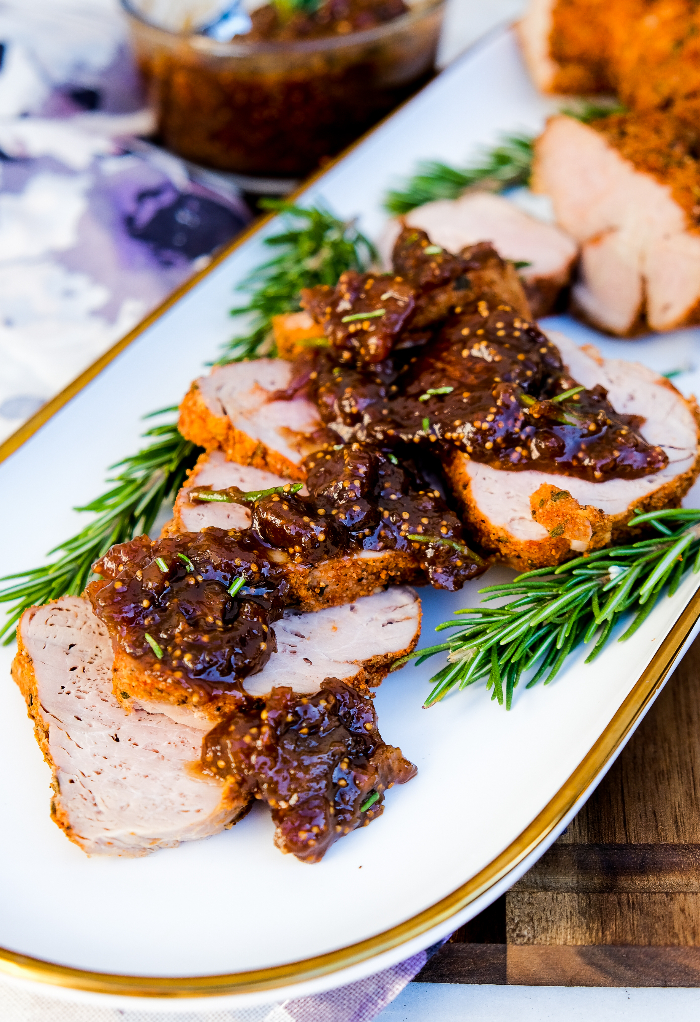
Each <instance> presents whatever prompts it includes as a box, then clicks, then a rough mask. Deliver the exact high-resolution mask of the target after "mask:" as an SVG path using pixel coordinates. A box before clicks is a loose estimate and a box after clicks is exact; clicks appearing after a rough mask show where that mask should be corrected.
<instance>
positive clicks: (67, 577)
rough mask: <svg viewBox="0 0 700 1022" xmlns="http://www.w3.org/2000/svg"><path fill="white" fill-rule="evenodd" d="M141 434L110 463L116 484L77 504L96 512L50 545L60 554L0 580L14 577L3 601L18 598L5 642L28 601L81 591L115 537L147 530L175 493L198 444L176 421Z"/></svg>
mask: <svg viewBox="0 0 700 1022" xmlns="http://www.w3.org/2000/svg"><path fill="white" fill-rule="evenodd" d="M173 411H177V409H176V408H164V409H161V411H160V412H153V413H152V415H151V416H147V418H151V417H152V416H154V415H160V414H163V413H165V412H173ZM143 435H144V436H145V437H149V438H150V439H151V443H149V444H148V445H147V446H146V447H144V448H143V449H142V450H140V451H139V452H138V454H133V455H131V456H130V457H128V458H124V459H123V460H122V461H119V462H117V464H116V465H112V466H111V467H110V470H115V469H119V470H120V471H118V472H117V474H116V475H114V476H111V477H109V478H108V479H107V482H108V483H113V484H114V485H113V486H112V487H111V488H110V489H108V490H107V492H106V493H103V494H102V495H101V496H100V497H97V498H96V499H95V500H93V501H91V502H90V503H89V504H85V505H84V506H83V507H78V508H76V509H75V510H76V511H91V512H92V513H93V514H96V515H97V517H96V518H95V519H93V521H91V522H90V524H89V525H87V526H86V527H85V528H84V529H82V530H81V531H80V532H79V533H77V534H76V535H75V536H71V538H70V539H67V540H65V541H64V542H63V543H59V544H58V546H56V547H54V548H53V550H50V551H49V555H48V556H49V557H50V556H51V555H53V554H58V555H59V556H58V557H57V558H56V559H55V560H53V561H50V562H49V563H48V564H44V565H42V566H41V567H40V568H30V569H29V570H27V571H20V572H18V573H17V574H15V575H6V576H5V577H4V578H0V582H10V583H14V584H11V585H10V586H8V588H6V589H4V590H2V591H0V603H11V604H14V606H13V607H12V609H11V610H9V611H8V616H7V620H6V622H5V624H4V626H3V628H2V629H0V638H2V637H5V644H7V643H8V642H10V641H11V640H12V638H13V634H12V629H13V627H14V625H15V623H16V622H17V621H18V620H19V618H20V617H21V615H22V613H23V612H24V611H25V610H26V608H27V607H31V606H32V605H33V604H38V603H47V602H48V601H49V600H55V599H56V598H57V597H59V596H64V595H66V594H69V595H73V596H75V595H77V594H78V593H81V592H82V591H83V589H84V588H85V585H86V584H87V582H88V581H89V579H90V575H91V574H92V565H93V564H94V562H95V561H96V560H98V558H100V557H102V555H103V554H105V553H106V552H107V551H108V550H109V548H110V547H111V546H113V545H114V544H115V543H123V542H125V541H126V540H129V539H133V537H134V536H136V535H139V534H141V533H147V532H149V530H150V529H151V528H152V526H153V523H154V522H155V520H156V517H157V515H158V512H159V511H160V509H161V507H162V505H163V504H164V502H165V501H169V500H172V499H173V498H174V497H175V494H176V493H177V491H178V490H179V489H180V487H181V486H182V484H183V482H184V481H185V475H186V473H187V470H188V469H189V468H191V467H192V465H194V463H195V461H196V460H197V456H198V455H199V453H200V448H199V447H196V446H195V444H193V443H190V441H189V440H185V439H184V437H182V436H181V435H180V433H179V432H178V430H177V426H176V425H175V424H174V423H165V424H163V425H161V426H154V427H152V428H151V429H149V430H147V431H146V432H145V433H144V434H143Z"/></svg>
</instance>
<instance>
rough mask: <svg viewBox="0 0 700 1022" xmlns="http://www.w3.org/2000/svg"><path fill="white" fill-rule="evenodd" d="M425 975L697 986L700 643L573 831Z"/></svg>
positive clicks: (425, 978)
mask: <svg viewBox="0 0 700 1022" xmlns="http://www.w3.org/2000/svg"><path fill="white" fill-rule="evenodd" d="M416 980H417V981H420V982H434V983H497V984H517V985H521V984H526V985H540V986H683V987H697V986H700V639H698V640H697V641H696V642H695V643H694V645H693V646H692V647H691V649H690V650H689V652H688V654H687V655H686V657H685V658H684V660H683V662H682V663H681V665H680V667H679V668H678V670H677V671H676V672H675V674H674V675H673V677H672V678H671V679H670V681H669V682H668V684H667V685H666V688H665V689H664V690H663V692H662V693H661V695H660V696H659V698H658V700H657V702H656V703H655V705H654V706H653V707H652V709H651V710H650V712H649V713H648V714H647V716H646V718H645V719H644V720H643V721H642V724H641V725H640V727H639V729H638V730H637V732H636V734H635V735H634V736H633V737H632V739H631V741H630V743H629V744H628V746H627V748H626V749H625V750H624V751H623V752H622V754H621V755H620V758H619V759H618V760H617V762H616V763H615V765H614V766H613V767H612V769H611V770H610V772H609V773H608V775H607V777H605V778H604V779H603V781H602V782H601V784H600V786H599V787H598V789H597V791H596V792H595V793H594V794H593V795H592V796H591V798H590V799H589V801H588V802H587V803H586V805H585V806H584V807H583V809H582V810H581V812H580V813H579V815H578V816H577V817H576V818H575V819H574V820H573V821H572V823H571V824H570V825H569V827H568V828H567V830H566V831H565V833H564V834H562V836H561V837H560V838H559V840H558V841H557V842H556V843H555V844H554V845H553V846H552V847H551V848H550V850H549V851H548V852H547V853H546V854H545V855H544V856H543V857H542V858H541V859H540V861H539V862H538V863H537V864H536V865H535V866H534V867H533V868H532V869H531V870H530V871H529V873H527V874H526V875H525V876H524V877H523V878H522V879H521V880H519V881H518V883H516V884H515V886H514V887H512V888H511V890H510V891H509V892H508V894H506V895H505V896H504V897H502V898H499V899H498V901H497V902H495V903H494V904H493V905H492V906H491V907H490V908H488V909H487V910H486V911H485V912H482V914H481V915H480V916H477V917H476V918H475V919H473V920H472V921H471V922H470V923H468V924H467V925H466V926H463V927H462V928H461V929H460V930H458V931H457V933H455V934H454V935H453V936H452V938H451V939H450V942H449V943H448V944H445V945H444V946H443V947H442V948H441V949H440V950H439V951H438V952H437V953H436V954H435V955H434V956H433V957H432V958H431V959H430V961H429V962H428V964H427V965H426V966H425V968H424V969H423V970H422V972H420V973H419V975H418V976H417V977H416Z"/></svg>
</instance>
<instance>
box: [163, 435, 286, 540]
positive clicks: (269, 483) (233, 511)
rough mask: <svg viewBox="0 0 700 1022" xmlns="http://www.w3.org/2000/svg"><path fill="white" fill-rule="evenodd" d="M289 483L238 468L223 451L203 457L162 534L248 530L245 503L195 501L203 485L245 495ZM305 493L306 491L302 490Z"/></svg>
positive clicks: (262, 471) (261, 471)
mask: <svg viewBox="0 0 700 1022" xmlns="http://www.w3.org/2000/svg"><path fill="white" fill-rule="evenodd" d="M287 482H288V480H287V479H284V478H283V477H282V476H280V475H275V474H274V473H272V472H267V471H266V470H265V469H261V468H254V467H253V466H252V465H239V464H238V463H237V462H234V461H228V460H227V458H226V455H225V454H224V452H223V451H211V452H210V453H209V454H203V455H201V457H200V458H199V460H198V461H197V464H196V465H195V466H194V468H193V469H192V470H191V471H190V472H189V474H188V478H187V482H186V483H185V485H184V486H183V487H182V489H181V490H180V491H179V493H178V495H177V497H176V499H175V506H174V508H173V517H172V519H171V521H169V522H168V523H167V524H166V525H165V526H164V527H163V531H162V533H161V535H163V536H174V535H177V533H178V532H201V531H202V529H208V528H211V527H212V526H213V527H214V528H217V529H249V528H250V525H251V512H250V509H249V508H248V507H246V506H245V504H226V503H223V502H222V503H217V502H216V501H208V502H202V501H193V500H190V493H191V492H192V490H193V489H195V488H197V487H200V486H210V487H211V488H212V490H224V489H226V488H227V487H229V486H237V487H238V488H239V489H240V490H243V492H244V493H245V492H250V491H251V490H266V489H270V488H271V487H273V486H284V485H285V483H287ZM301 492H302V493H304V492H305V490H302V491H301Z"/></svg>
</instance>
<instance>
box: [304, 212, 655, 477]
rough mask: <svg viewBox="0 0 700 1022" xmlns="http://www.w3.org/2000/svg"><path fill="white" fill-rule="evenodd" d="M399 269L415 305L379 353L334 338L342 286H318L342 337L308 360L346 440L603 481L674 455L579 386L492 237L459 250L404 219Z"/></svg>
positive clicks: (319, 301) (648, 469)
mask: <svg viewBox="0 0 700 1022" xmlns="http://www.w3.org/2000/svg"><path fill="white" fill-rule="evenodd" d="M393 267H394V272H395V273H396V275H397V276H396V277H395V280H399V281H401V282H402V285H403V286H406V287H408V288H409V289H410V290H411V291H412V294H413V299H412V311H411V314H410V315H408V316H407V317H406V319H405V321H404V322H403V323H401V324H399V322H398V320H397V321H396V322H395V323H394V322H393V321H392V324H393V327H394V328H395V329H393V333H392V336H391V338H389V339H388V340H387V343H386V344H384V345H383V346H380V347H379V348H377V351H376V358H368V357H366V352H365V351H364V349H362V348H361V347H360V348H359V349H354V348H353V346H352V344H345V346H343V344H341V343H340V342H337V341H336V340H334V338H335V334H334V333H333V331H334V330H335V329H337V324H336V323H335V322H334V321H333V319H332V317H333V316H336V315H339V313H337V312H336V311H335V310H336V308H339V307H340V306H339V304H338V303H339V293H340V292H339V290H338V289H336V292H332V291H331V289H330V288H328V289H325V291H324V295H325V296H326V297H323V296H322V295H321V293H320V289H318V288H316V289H314V291H313V292H307V295H308V298H307V302H306V307H307V308H308V309H309V311H310V313H311V315H312V316H314V318H315V319H316V321H317V322H318V323H319V325H320V326H321V327H322V328H323V329H325V331H326V334H327V336H328V337H329V338H330V339H331V349H330V351H324V352H319V353H317V355H316V356H315V364H314V369H313V371H312V372H309V371H308V366H307V380H308V384H307V392H308V394H309V397H310V398H311V400H314V401H315V402H316V403H317V405H318V408H319V411H320V413H321V417H322V419H323V421H324V423H325V424H326V426H328V427H330V428H332V429H333V430H335V431H336V432H337V433H338V434H339V435H340V436H342V437H343V438H344V439H345V440H346V442H347V441H353V440H356V441H361V442H365V443H376V444H379V445H381V446H382V447H387V446H388V447H393V446H394V445H395V444H397V443H404V444H405V443H411V444H418V445H420V446H422V447H426V446H429V445H430V444H435V443H439V445H440V447H441V448H445V447H448V448H449V447H457V448H459V449H460V450H461V451H463V452H464V453H466V454H467V455H469V457H471V458H473V459H474V460H476V461H482V462H486V463H487V464H489V465H491V466H492V467H494V468H498V469H508V470H511V471H512V470H513V469H532V468H536V469H538V470H540V471H545V472H562V473H566V474H567V475H574V476H578V477H580V478H583V479H587V480H589V481H591V482H602V481H604V480H606V479H613V478H627V479H634V478H638V477H639V476H644V475H648V474H650V473H652V472H658V471H659V470H660V469H662V468H664V467H665V466H666V465H667V464H668V458H667V456H666V454H665V452H664V451H663V450H662V449H661V448H660V447H655V446H652V445H651V444H649V443H647V441H646V440H644V438H643V437H642V435H641V433H640V432H639V430H640V427H641V426H642V424H643V421H644V420H643V419H642V418H640V417H639V416H635V415H625V414H622V413H619V412H616V411H615V409H614V408H613V407H612V405H611V404H610V402H609V401H608V399H607V392H606V391H605V389H604V388H603V387H600V386H596V387H593V388H592V389H587V388H585V387H582V386H579V384H578V382H577V381H576V380H575V379H574V378H573V377H571V376H570V375H569V374H568V373H567V372H566V371H565V367H564V366H563V364H562V360H561V356H560V354H559V351H558V350H557V348H556V346H555V345H554V344H553V343H552V342H551V341H549V340H548V339H547V337H545V336H544V334H542V333H541V332H540V331H539V330H538V329H537V327H536V326H535V325H534V324H532V323H530V322H529V320H528V318H527V316H526V314H525V312H524V308H525V306H526V302H525V299H524V295H523V292H522V288H521V287H520V285H519V283H518V279H517V275H516V274H515V269H514V267H513V266H512V264H508V263H506V262H504V261H503V260H502V259H501V258H500V257H499V256H498V254H497V253H496V252H495V250H494V249H493V248H492V247H491V246H490V245H488V244H480V245H474V246H472V247H470V248H466V249H464V250H463V251H462V252H461V253H460V254H459V255H453V254H452V253H450V252H448V251H446V250H445V249H443V248H442V247H441V246H439V245H434V244H432V243H431V241H430V238H429V237H428V235H427V234H426V233H425V231H420V230H417V229H414V228H404V229H403V230H402V231H401V233H400V235H399V237H398V239H397V241H396V244H395V246H394V252H393ZM365 276H367V275H365ZM355 278H356V279H357V280H358V281H359V280H360V275H359V274H355V275H354V278H353V279H355ZM341 279H342V278H341ZM376 283H377V281H373V286H376ZM358 286H359V285H358ZM382 286H384V285H382ZM317 292H318V294H317ZM330 296H332V301H331V297H330ZM326 299H327V300H326ZM324 302H326V304H325V306H324V308H325V310H326V312H325V313H324V312H322V309H321V307H322V305H323V304H324ZM333 302H335V305H333ZM367 307H368V308H369V306H367ZM331 310H333V312H332V315H331ZM324 316H325V318H324ZM329 317H330V318H329ZM351 325H353V324H348V326H351ZM363 326H364V324H363ZM426 328H427V330H426ZM421 331H422V332H421ZM336 349H342V350H341V351H340V356H341V357H340V362H341V364H340V365H339V364H338V358H337V356H338V350H336ZM353 354H354V355H355V359H354V363H353V362H352V358H353ZM348 363H352V364H348ZM433 450H434V448H433Z"/></svg>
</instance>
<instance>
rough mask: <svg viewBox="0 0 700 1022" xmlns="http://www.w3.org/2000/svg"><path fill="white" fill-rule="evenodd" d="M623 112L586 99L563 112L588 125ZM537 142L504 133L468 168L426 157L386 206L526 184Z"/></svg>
mask: <svg viewBox="0 0 700 1022" xmlns="http://www.w3.org/2000/svg"><path fill="white" fill-rule="evenodd" d="M622 112H624V107H621V106H619V104H617V103H612V104H607V105H606V104H604V103H590V102H587V101H585V100H581V101H580V102H579V103H577V104H576V105H574V106H572V107H567V108H565V109H563V110H562V113H564V114H567V115H568V116H569V117H575V118H576V119H577V120H579V121H583V122H584V123H585V124H590V123H591V121H595V120H598V119H599V118H602V117H608V116H609V115H610V114H617V113H622ZM534 144H535V136H534V135H526V134H523V133H520V134H513V135H503V136H502V137H501V139H500V141H499V142H498V143H497V144H496V145H495V146H494V147H493V148H492V149H487V150H484V151H483V152H482V153H481V156H480V157H478V158H477V159H476V161H475V162H474V163H473V164H470V165H469V166H467V167H451V166H450V165H449V164H447V163H442V162H441V161H440V160H423V161H422V162H420V163H419V164H418V167H417V169H416V173H415V174H414V175H413V176H412V177H410V178H409V179H408V180H407V181H406V182H405V183H404V185H403V187H402V188H398V189H396V190H395V191H390V192H388V193H387V195H386V198H385V199H384V208H385V209H386V211H387V212H388V213H391V214H392V216H402V215H404V214H405V213H410V212H411V210H412V209H415V208H416V207H417V206H424V205H425V204H426V202H435V201H436V200H437V199H458V198H459V196H460V195H462V194H463V192H465V191H466V190H467V189H468V188H473V187H474V186H476V185H479V186H480V187H481V188H483V189H488V190H489V191H494V192H502V191H504V190H505V189H506V188H514V187H515V186H516V185H525V184H527V183H528V181H529V180H530V174H531V172H532V159H533V155H534ZM426 251H428V250H427V249H426ZM523 265H528V264H527V263H525V264H522V263H521V264H520V266H518V264H517V263H516V269H519V268H521V267H522V266H523Z"/></svg>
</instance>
